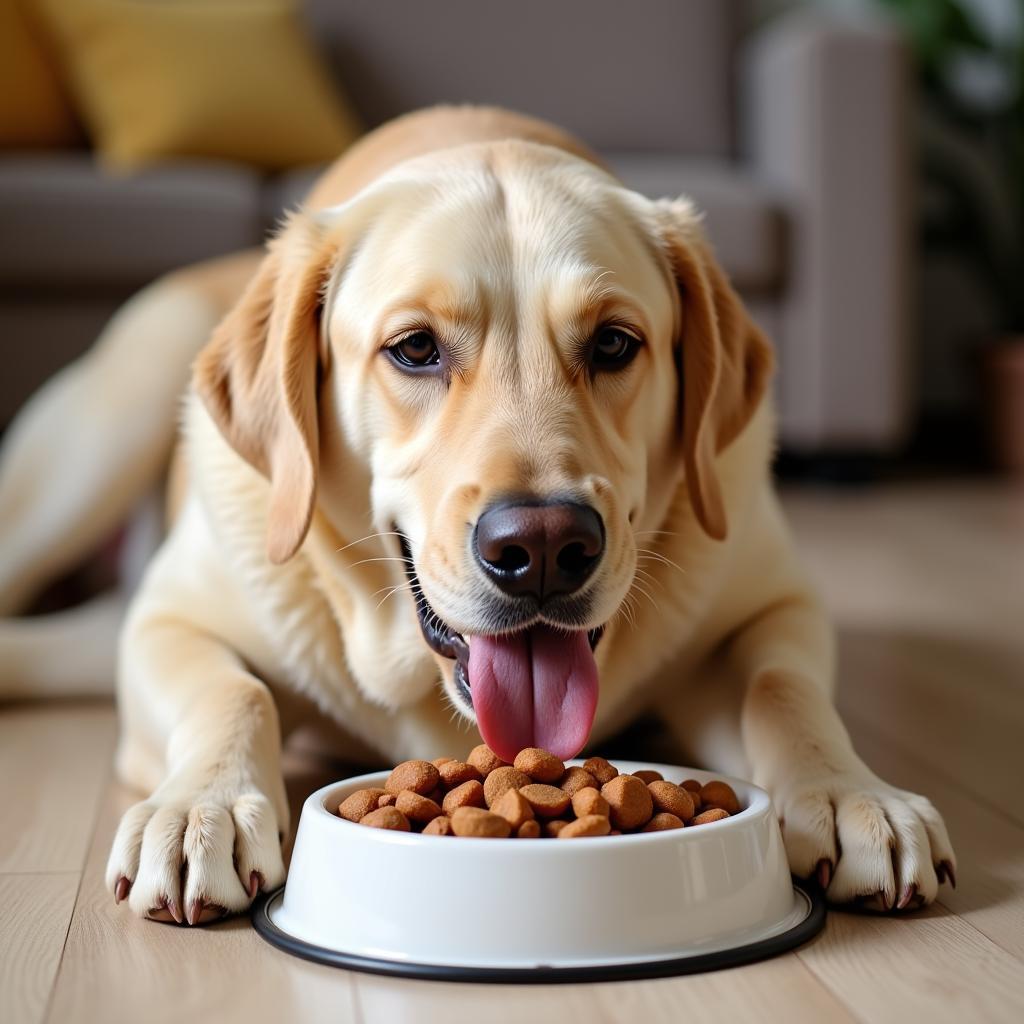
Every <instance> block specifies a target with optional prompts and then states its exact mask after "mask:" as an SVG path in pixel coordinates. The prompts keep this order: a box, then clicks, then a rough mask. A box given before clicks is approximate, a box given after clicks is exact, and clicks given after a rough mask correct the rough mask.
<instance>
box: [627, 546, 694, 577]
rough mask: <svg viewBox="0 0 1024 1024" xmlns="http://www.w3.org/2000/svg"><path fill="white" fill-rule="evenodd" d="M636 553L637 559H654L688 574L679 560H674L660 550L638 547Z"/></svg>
mask: <svg viewBox="0 0 1024 1024" xmlns="http://www.w3.org/2000/svg"><path fill="white" fill-rule="evenodd" d="M636 553H637V561H646V560H648V559H652V560H653V561H655V562H661V563H663V564H664V565H667V566H669V567H670V568H672V569H677V570H678V571H679V572H681V573H682V574H683V575H684V576H685V575H686V570H685V569H684V568H683V567H682V566H681V565H680V564H679V563H678V562H673V561H672V559H671V558H667V557H666V556H665V555H663V554H662V553H661V552H660V551H652V550H651V549H650V548H637V549H636Z"/></svg>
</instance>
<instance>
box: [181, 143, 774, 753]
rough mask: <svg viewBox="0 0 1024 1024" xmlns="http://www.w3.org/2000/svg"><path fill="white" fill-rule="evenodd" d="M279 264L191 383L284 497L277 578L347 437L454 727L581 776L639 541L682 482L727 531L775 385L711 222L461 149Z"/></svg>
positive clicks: (591, 180)
mask: <svg viewBox="0 0 1024 1024" xmlns="http://www.w3.org/2000/svg"><path fill="white" fill-rule="evenodd" d="M272 259H273V260H275V263H274V264H273V265H268V267H267V268H266V269H265V271H264V272H263V273H265V274H266V275H267V277H268V280H267V281H266V282H264V283H263V284H260V282H259V279H257V282H256V283H254V286H253V289H251V290H250V295H247V299H249V312H248V314H245V316H246V319H245V320H244V321H243V322H240V323H239V322H236V323H234V324H232V323H231V318H229V321H227V322H226V324H225V326H224V327H222V328H221V335H220V345H219V347H218V344H217V340H216V339H215V342H214V343H213V344H211V346H210V349H209V350H208V352H207V353H204V359H205V360H206V366H205V368H204V363H203V361H202V360H201V361H200V365H199V368H198V370H197V386H198V387H199V390H200V393H201V394H202V395H203V397H204V398H205V400H206V401H207V405H208V406H209V407H210V408H211V411H213V413H214V416H215V418H217V419H219V421H220V422H221V425H222V429H224V430H225V433H226V434H227V436H228V437H229V440H231V441H232V443H233V444H234V445H235V447H236V448H237V449H238V450H239V451H240V452H241V453H242V454H243V455H244V456H245V457H246V458H247V459H249V461H250V462H252V463H253V464H254V465H256V466H257V468H259V469H261V470H262V471H263V472H265V473H266V474H267V475H268V476H269V477H270V478H271V481H272V504H271V513H270V516H271V519H270V530H271V554H272V557H275V558H277V559H279V560H280V559H282V558H285V557H289V556H290V555H291V553H292V552H293V551H294V550H295V548H296V547H297V546H298V544H299V543H301V540H302V536H303V535H304V533H305V530H306V528H307V526H308V521H309V516H310V514H311V508H312V503H313V495H314V493H315V485H316V477H317V472H318V461H319V447H320V444H319V442H320V440H321V439H326V441H325V444H324V447H325V448H330V449H342V450H344V451H345V452H346V453H347V454H348V456H349V457H354V458H355V460H356V461H357V462H359V463H360V464H361V465H362V466H364V467H366V468H367V469H368V476H369V479H370V481H371V485H370V495H369V503H370V508H371V509H372V518H373V521H374V524H375V527H376V529H378V530H379V531H381V532H382V533H389V532H392V531H393V537H392V539H393V541H394V545H393V553H394V555H395V556H396V557H398V558H401V559H403V561H402V562H401V563H400V564H401V566H402V567H403V571H404V573H405V575H406V581H407V583H408V586H409V590H410V594H411V598H412V600H413V601H414V602H415V604H416V607H417V611H418V614H419V617H420V622H421V626H422V629H423V635H424V639H425V641H426V642H427V643H428V644H429V646H430V648H431V649H432V650H433V652H434V653H435V655H436V657H437V659H438V662H439V664H440V666H441V668H442V678H443V679H444V685H445V687H446V690H447V694H448V697H449V698H450V700H451V701H452V703H453V704H454V705H455V707H457V708H458V709H459V710H460V711H461V712H462V713H463V714H465V715H467V716H471V717H472V716H474V715H475V716H476V718H477V720H478V724H479V725H480V728H481V731H482V732H483V734H484V738H485V739H486V740H487V741H488V742H489V743H490V744H491V746H492V747H493V748H494V749H495V750H496V751H497V752H498V753H499V754H500V755H502V756H506V757H509V755H510V754H514V752H515V751H516V750H518V749H520V748H521V747H524V746H543V747H546V748H548V749H550V750H552V751H553V752H555V753H556V754H559V755H560V756H564V757H568V756H572V755H574V754H575V753H576V752H577V751H578V750H579V749H580V748H581V747H582V746H583V744H584V743H585V741H586V738H587V735H588V733H589V730H590V725H591V722H592V720H593V716H594V711H595V708H596V703H597V698H598V680H597V669H596V664H595V661H594V656H593V654H592V649H593V647H594V645H595V644H596V643H597V642H598V641H599V640H600V636H601V632H602V630H603V628H604V627H605V625H606V624H607V623H608V622H609V621H610V620H612V619H613V618H614V617H615V616H616V615H617V614H618V613H619V611H620V609H621V608H622V607H623V603H624V602H625V601H626V600H627V599H628V595H629V594H630V591H631V588H632V587H633V585H634V581H635V580H636V577H637V546H638V544H637V538H638V537H642V536H643V535H644V534H648V535H650V536H653V531H655V530H657V528H658V526H659V525H660V524H661V523H662V522H663V521H664V519H665V516H666V514H667V511H668V509H669V506H670V504H671V502H672V501H673V499H674V498H675V497H676V495H677V493H678V491H679V488H680V486H681V484H683V485H685V486H686V487H687V489H688V493H689V495H690V498H691V500H692V502H693V507H694V510H695V512H696V515H697V518H698V519H699V520H700V521H701V523H702V524H703V526H704V527H705V529H706V530H707V532H708V533H710V534H712V535H713V536H717V537H721V536H723V535H724V532H725V521H724V510H723V509H722V507H721V501H720V498H719V496H718V489H717V484H716V481H715V478H714V465H713V460H714V455H715V453H716V451H717V450H718V449H719V448H720V447H721V446H722V445H723V444H725V443H727V442H728V440H730V439H731V436H733V435H734V434H735V433H736V432H737V431H738V429H740V427H741V426H742V424H743V423H744V422H745V421H746V418H747V417H749V415H750V411H751V410H752V408H753V406H754V405H755V404H756V402H757V400H758V399H759V398H760V393H761V388H762V387H763V380H764V377H765V376H766V373H767V368H768V357H767V350H766V349H765V346H764V343H763V340H762V339H761V338H760V335H759V334H758V333H757V331H756V329H754V328H753V327H752V325H751V324H750V323H749V320H747V318H746V317H745V315H744V314H743V313H742V309H741V307H740V306H739V305H738V303H737V301H736V299H735V297H734V296H733V294H732V292H731V290H730V289H729V288H728V285H727V284H726V283H725V281H724V279H723V278H722V276H721V274H720V271H718V270H717V267H715V265H714V263H713V261H712V260H711V259H710V257H709V255H708V254H707V250H706V248H705V247H704V244H703V242H702V240H701V237H700V234H699V232H698V230H697V227H696V224H695V222H694V218H693V215H692V213H691V212H690V210H689V207H688V206H687V205H686V204H682V203H678V204H664V203H663V204H655V203H651V202H650V201H648V200H646V199H643V198H642V197H640V196H638V195H636V194H635V193H631V192H629V191H627V190H625V189H623V188H622V187H621V186H619V185H618V184H617V183H615V182H614V181H613V180H612V179H610V178H609V177H607V176H606V175H605V174H603V173H602V172H601V171H599V170H598V169H596V168H594V167H591V166H590V165H588V164H585V163H583V162H582V161H580V160H577V159H575V158H573V157H569V156H567V155H565V154H562V153H560V152H558V151H556V150H551V149H547V148H545V147H538V146H534V145H530V144H526V143H504V144H501V145H497V146H494V145H490V146H479V147H476V146H474V147H464V148H462V149H460V150H453V151H451V152H450V153H448V154H441V155H438V156H433V157H429V158H421V159H420V160H417V161H413V162H410V163H409V164H406V165H402V166H401V167H399V168H397V169H396V170H395V171H394V172H392V173H391V174H390V175H388V176H387V177H386V178H384V179H382V180H381V181H379V182H378V183H377V184H376V185H375V186H373V187H372V188H371V189H370V190H368V191H367V192H366V193H364V194H363V195H362V196H361V197H359V198H357V199H356V200H354V201H353V202H352V203H350V204H347V205H346V206H345V207H343V208H339V209H336V210H332V211H327V212H325V213H324V214H320V215H317V216H316V217H315V218H306V219H304V220H303V219H299V220H297V221H294V222H293V223H292V224H291V225H290V226H289V228H288V229H286V231H285V232H284V233H283V234H282V236H281V237H280V238H279V239H278V240H277V242H276V243H275V250H274V252H272V254H271V257H268V264H269V261H270V260H272ZM261 276H262V274H261ZM257 303H261V304H262V305H257ZM245 305H246V300H243V303H242V304H240V308H241V309H243V310H244V308H245ZM320 307H322V309H320V312H319V316H317V310H318V308H320ZM235 317H236V320H238V319H239V316H238V311H237V310H236V314H235ZM261 318H262V319H263V320H265V321H267V326H266V327H265V328H264V331H265V335H266V340H265V341H264V342H263V346H262V348H260V349H259V350H258V351H255V352H254V350H253V349H252V347H251V346H252V342H251V340H250V342H249V345H250V348H249V349H244V350H243V353H242V354H240V353H239V351H238V348H239V341H238V337H239V333H240V332H242V334H243V335H244V336H245V337H248V338H250V339H251V338H252V335H253V331H254V328H255V329H256V330H257V331H258V323H259V321H260V319H261ZM275 320H276V321H277V323H275ZM275 327H276V328H277V331H278V333H279V335H280V337H279V338H278V339H276V340H275V337H274V335H275ZM727 333H728V337H727V336H726V334H727ZM246 354H248V356H249V358H250V360H251V359H252V357H253V355H254V354H255V355H256V357H257V359H256V362H255V363H254V364H253V365H252V366H251V367H250V368H249V369H248V371H246V370H245V369H243V368H240V366H239V360H240V359H244V358H245V356H246ZM318 368H319V374H320V375H321V376H323V378H324V382H323V384H322V385H318V383H317V375H318ZM325 371H326V372H325ZM264 376H265V377H266V379H265V380H264V379H263V378H264ZM243 380H247V381H249V382H250V386H251V387H253V388H254V389H255V388H260V389H261V392H260V394H259V396H257V395H255V394H254V395H252V396H245V395H243V394H242V393H241V389H240V388H239V383H240V382H241V381H243ZM318 389H319V391H320V395H319V399H320V400H319V402H318ZM324 391H326V394H324ZM257 401H262V402H263V403H264V408H263V411H262V413H260V414H255V415H260V416H262V421H258V422H256V423H255V424H252V425H247V424H246V423H245V422H244V419H245V417H246V415H248V416H253V415H254V414H253V413H248V414H246V413H245V410H244V409H241V410H240V409H239V408H238V406H239V403H242V404H251V403H255V402H257ZM270 415H272V416H273V420H271V419H270ZM333 484H334V485H333V486H332V487H331V488H330V493H332V494H334V493H337V492H338V486H337V485H338V481H334V482H333ZM341 489H342V490H343V489H344V488H343V487H342V488H341ZM323 492H324V493H325V494H326V493H327V488H326V487H325V488H323ZM366 497H367V496H366V495H365V494H364V495H363V496H362V500H363V501H364V502H365V500H366ZM324 500H327V499H326V498H325V499H324ZM327 511H328V514H329V513H330V510H329V509H328V510H327Z"/></svg>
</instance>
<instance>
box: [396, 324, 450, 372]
mask: <svg viewBox="0 0 1024 1024" xmlns="http://www.w3.org/2000/svg"><path fill="white" fill-rule="evenodd" d="M387 352H388V355H390V356H391V358H392V359H393V360H394V361H395V362H396V363H398V364H399V366H411V367H421V366H437V365H438V364H439V363H440V362H441V353H440V351H439V350H438V347H437V342H436V341H435V340H434V336H433V335H432V334H431V333H430V332H429V331H416V332H415V333H414V334H407V335H406V336H405V337H404V338H402V339H401V341H398V342H396V343H395V344H394V345H391V346H390V347H389V348H388V349H387Z"/></svg>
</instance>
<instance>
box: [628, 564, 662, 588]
mask: <svg viewBox="0 0 1024 1024" xmlns="http://www.w3.org/2000/svg"><path fill="white" fill-rule="evenodd" d="M634 573H635V574H636V575H637V576H643V578H644V579H645V580H649V581H650V582H651V583H657V584H658V586H659V587H662V588H663V589H664V586H665V584H664V583H663V582H662V581H661V580H659V579H658V577H657V576H655V575H653V574H652V573H649V572H648V571H647V570H646V569H641V568H640V566H639V565H638V566H637V567H636V569H635V570H634Z"/></svg>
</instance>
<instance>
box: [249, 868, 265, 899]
mask: <svg viewBox="0 0 1024 1024" xmlns="http://www.w3.org/2000/svg"><path fill="white" fill-rule="evenodd" d="M262 888H263V876H262V875H261V874H260V873H259V872H258V871H250V872H249V899H255V898H256V893H258V892H259V891H260V889H262Z"/></svg>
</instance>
